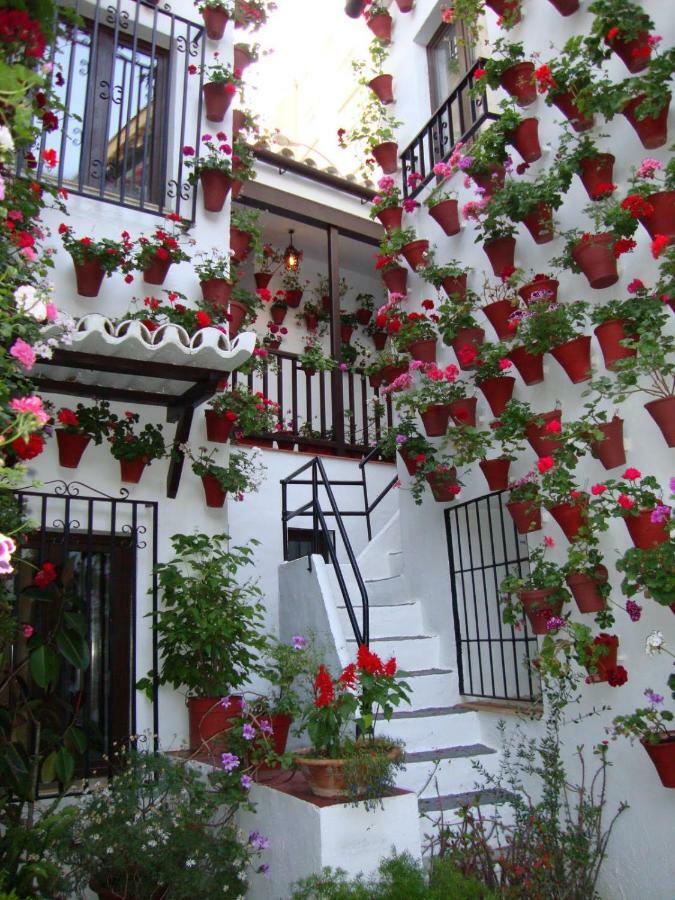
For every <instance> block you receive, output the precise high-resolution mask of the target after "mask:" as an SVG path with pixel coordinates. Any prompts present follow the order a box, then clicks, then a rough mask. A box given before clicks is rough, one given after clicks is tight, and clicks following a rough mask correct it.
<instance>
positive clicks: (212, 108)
mask: <svg viewBox="0 0 675 900" xmlns="http://www.w3.org/2000/svg"><path fill="white" fill-rule="evenodd" d="M202 93H203V94H204V109H205V111H206V118H207V120H208V121H209V122H222V121H223V119H224V118H225V113H226V112H227V111H228V109H229V108H230V103H232V98H233V97H234V92H232V91H231V90H228V89H227V84H226V83H224V82H217V81H210V82H209V83H208V84H205V85H204V86H203V88H202Z"/></svg>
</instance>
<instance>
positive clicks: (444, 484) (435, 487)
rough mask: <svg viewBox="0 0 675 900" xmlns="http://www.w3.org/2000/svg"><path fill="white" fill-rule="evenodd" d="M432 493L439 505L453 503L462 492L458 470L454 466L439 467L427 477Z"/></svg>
mask: <svg viewBox="0 0 675 900" xmlns="http://www.w3.org/2000/svg"><path fill="white" fill-rule="evenodd" d="M426 479H427V483H428V485H429V487H430V488H431V493H432V495H433V498H434V500H435V501H436V502H437V503H451V502H452V501H453V500H454V499H455V497H456V496H457V495H458V494H459V492H460V486H459V485H458V484H457V469H456V468H455V467H454V466H439V467H438V468H437V469H436V470H435V471H433V472H429V473H428V474H427V476H426Z"/></svg>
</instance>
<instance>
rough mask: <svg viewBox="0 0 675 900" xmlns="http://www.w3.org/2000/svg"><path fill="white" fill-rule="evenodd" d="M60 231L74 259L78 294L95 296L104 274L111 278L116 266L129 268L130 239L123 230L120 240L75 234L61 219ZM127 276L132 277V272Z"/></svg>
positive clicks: (125, 270) (131, 245)
mask: <svg viewBox="0 0 675 900" xmlns="http://www.w3.org/2000/svg"><path fill="white" fill-rule="evenodd" d="M59 234H60V235H61V240H62V241H63V246H64V248H65V250H66V251H67V252H68V253H69V254H70V257H71V259H72V260H73V267H74V268H75V279H76V282H77V293H78V294H79V295H80V297H98V292H99V291H100V289H101V284H102V283H103V278H104V277H105V278H110V276H111V275H112V273H113V272H116V271H117V270H118V269H121V270H122V271H123V272H127V273H128V272H129V271H130V270H131V268H132V266H131V261H130V254H131V251H132V249H133V243H132V242H131V240H130V238H129V235H128V234H127V233H126V232H124V233H123V234H122V238H121V240H119V241H113V240H110V239H109V238H102V239H101V240H99V241H94V240H92V239H91V238H90V237H88V236H85V237H81V238H76V237H75V236H74V232H73V228H72V226H71V225H65V224H64V223H63V222H62V223H61V224H60V225H59ZM128 277H129V280H131V276H130V275H129V276H128Z"/></svg>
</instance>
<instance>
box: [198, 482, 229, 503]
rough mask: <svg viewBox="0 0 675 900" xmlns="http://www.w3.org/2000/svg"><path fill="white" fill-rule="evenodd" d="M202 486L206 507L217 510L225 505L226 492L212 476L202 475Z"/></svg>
mask: <svg viewBox="0 0 675 900" xmlns="http://www.w3.org/2000/svg"><path fill="white" fill-rule="evenodd" d="M202 484H203V485H204V496H205V497H206V505H207V506H210V507H214V508H218V507H221V506H224V505H225V498H226V497H227V491H224V490H223V489H222V487H221V486H220V482H219V481H218V479H217V478H216V477H215V476H213V475H202Z"/></svg>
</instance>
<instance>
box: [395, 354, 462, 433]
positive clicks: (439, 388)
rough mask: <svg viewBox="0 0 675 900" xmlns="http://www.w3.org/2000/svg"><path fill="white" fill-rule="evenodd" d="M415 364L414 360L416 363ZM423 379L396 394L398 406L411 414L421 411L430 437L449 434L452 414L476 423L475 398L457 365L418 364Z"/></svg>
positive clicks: (456, 418)
mask: <svg viewBox="0 0 675 900" xmlns="http://www.w3.org/2000/svg"><path fill="white" fill-rule="evenodd" d="M413 365H414V364H413ZM418 374H419V380H418V381H417V383H416V384H415V385H414V386H413V384H412V380H411V385H410V389H409V390H406V391H405V392H403V393H400V394H399V395H398V396H397V397H396V408H397V409H403V410H406V411H407V412H408V415H414V414H415V412H418V413H419V415H420V417H421V419H422V423H423V424H424V429H425V431H426V434H427V437H440V436H441V435H444V434H445V431H446V429H447V427H448V421H449V419H450V416H452V417H453V419H455V420H456V421H459V422H462V424H467V425H475V405H476V400H475V398H470V400H472V401H473V402H470V400H469V398H467V397H466V385H465V384H464V383H463V382H462V381H460V380H459V379H458V374H459V370H458V369H457V366H453V365H449V366H447V367H446V368H445V369H439V368H438V367H437V366H436V364H435V363H425V364H418Z"/></svg>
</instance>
